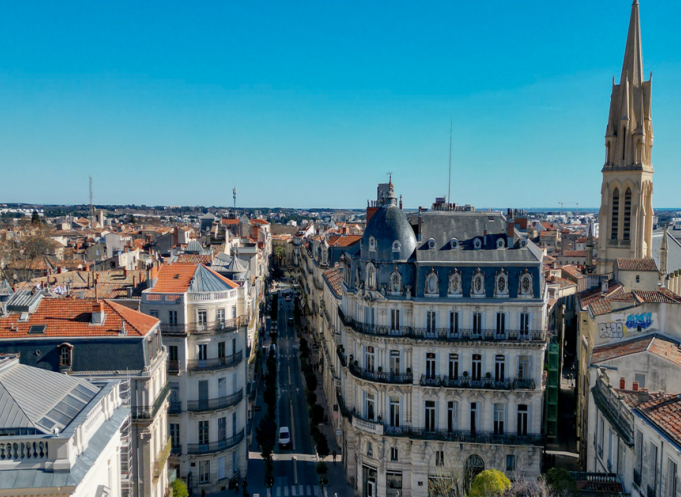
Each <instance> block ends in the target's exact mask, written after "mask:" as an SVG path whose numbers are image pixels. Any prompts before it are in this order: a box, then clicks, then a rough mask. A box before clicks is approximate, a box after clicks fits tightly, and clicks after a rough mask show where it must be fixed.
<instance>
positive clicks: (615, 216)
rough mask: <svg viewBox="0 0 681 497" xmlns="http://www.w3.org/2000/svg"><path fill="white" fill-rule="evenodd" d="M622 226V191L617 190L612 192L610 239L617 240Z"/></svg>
mask: <svg viewBox="0 0 681 497" xmlns="http://www.w3.org/2000/svg"><path fill="white" fill-rule="evenodd" d="M619 224H620V190H619V188H615V191H614V192H612V214H611V216H610V239H611V240H617V233H618V231H619Z"/></svg>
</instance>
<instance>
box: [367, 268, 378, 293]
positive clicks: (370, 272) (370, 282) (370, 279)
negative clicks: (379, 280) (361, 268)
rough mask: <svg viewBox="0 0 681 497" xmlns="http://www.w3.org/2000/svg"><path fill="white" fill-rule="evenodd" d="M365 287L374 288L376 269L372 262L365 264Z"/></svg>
mask: <svg viewBox="0 0 681 497" xmlns="http://www.w3.org/2000/svg"><path fill="white" fill-rule="evenodd" d="M366 285H367V288H371V289H373V288H376V269H375V268H374V265H373V264H367V279H366Z"/></svg>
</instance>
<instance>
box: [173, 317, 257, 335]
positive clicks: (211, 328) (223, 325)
mask: <svg viewBox="0 0 681 497" xmlns="http://www.w3.org/2000/svg"><path fill="white" fill-rule="evenodd" d="M248 322H249V320H248V316H240V317H238V318H233V319H226V320H224V321H212V322H210V323H185V324H168V323H161V332H162V333H164V334H166V335H187V334H192V335H221V334H223V333H232V332H234V331H237V330H238V329H239V327H241V326H248Z"/></svg>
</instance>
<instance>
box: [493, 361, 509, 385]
mask: <svg viewBox="0 0 681 497" xmlns="http://www.w3.org/2000/svg"><path fill="white" fill-rule="evenodd" d="M505 369H506V356H503V355H497V356H495V358H494V379H495V380H496V381H504V379H505Z"/></svg>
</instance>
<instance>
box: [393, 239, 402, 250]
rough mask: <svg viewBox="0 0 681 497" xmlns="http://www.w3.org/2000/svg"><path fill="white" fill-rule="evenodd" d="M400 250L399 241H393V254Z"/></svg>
mask: <svg viewBox="0 0 681 497" xmlns="http://www.w3.org/2000/svg"><path fill="white" fill-rule="evenodd" d="M401 249H402V244H400V242H399V240H395V241H394V242H393V252H399V251H400V250H401Z"/></svg>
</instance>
